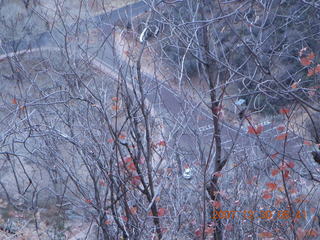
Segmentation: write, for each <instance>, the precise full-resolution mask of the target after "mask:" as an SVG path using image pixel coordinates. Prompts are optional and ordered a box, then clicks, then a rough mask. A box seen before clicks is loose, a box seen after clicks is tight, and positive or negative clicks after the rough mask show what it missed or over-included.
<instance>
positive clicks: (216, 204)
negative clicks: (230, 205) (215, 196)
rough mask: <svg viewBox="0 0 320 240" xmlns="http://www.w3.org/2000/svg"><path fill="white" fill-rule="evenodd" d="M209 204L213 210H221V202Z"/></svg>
mask: <svg viewBox="0 0 320 240" xmlns="http://www.w3.org/2000/svg"><path fill="white" fill-rule="evenodd" d="M211 204H212V206H213V207H214V208H221V202H219V201H211Z"/></svg>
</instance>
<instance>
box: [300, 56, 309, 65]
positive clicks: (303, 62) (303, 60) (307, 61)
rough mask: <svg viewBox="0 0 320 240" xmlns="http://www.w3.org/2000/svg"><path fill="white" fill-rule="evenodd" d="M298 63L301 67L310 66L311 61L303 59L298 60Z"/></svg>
mask: <svg viewBox="0 0 320 240" xmlns="http://www.w3.org/2000/svg"><path fill="white" fill-rule="evenodd" d="M300 63H301V65H302V66H305V67H306V66H309V65H310V64H311V60H310V59H308V58H307V57H305V58H300Z"/></svg>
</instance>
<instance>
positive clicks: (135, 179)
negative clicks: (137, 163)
mask: <svg viewBox="0 0 320 240" xmlns="http://www.w3.org/2000/svg"><path fill="white" fill-rule="evenodd" d="M140 181H141V177H140V176H134V177H132V178H131V183H132V184H133V185H136V186H137V185H139V184H140Z"/></svg>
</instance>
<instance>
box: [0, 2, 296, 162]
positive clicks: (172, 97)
mask: <svg viewBox="0 0 320 240" xmlns="http://www.w3.org/2000/svg"><path fill="white" fill-rule="evenodd" d="M147 10H148V6H146V5H145V4H144V3H143V2H138V3H134V4H131V5H128V6H126V7H123V8H120V9H117V10H114V11H112V12H110V13H106V14H101V15H98V16H95V17H94V18H92V19H89V20H86V21H89V23H90V24H91V26H94V27H97V28H100V29H102V31H103V33H104V35H105V36H108V35H110V38H111V33H112V31H113V24H114V23H115V22H117V21H118V20H122V21H124V22H126V21H128V19H131V18H132V17H134V16H137V15H139V14H140V13H143V12H145V11H147ZM86 21H82V22H80V24H79V25H72V26H70V27H69V30H68V31H70V33H73V32H75V31H85V22H86ZM62 42H63V36H62V35H61V34H60V33H59V32H58V31H57V30H54V31H53V32H44V33H41V34H37V35H35V36H34V38H33V39H32V40H31V41H25V40H23V39H21V40H17V41H12V42H8V43H2V48H1V49H0V54H5V53H10V52H16V51H22V50H25V49H32V48H40V47H50V46H53V47H57V44H58V45H59V44H61V43H62ZM98 58H99V59H100V60H102V61H103V62H105V64H107V65H108V66H110V67H111V68H113V67H114V66H115V62H114V59H115V58H114V56H113V50H112V47H111V46H109V45H108V44H106V47H105V48H104V49H103V51H100V52H99V53H98ZM144 81H145V84H144V89H145V92H146V94H147V99H148V100H149V101H150V102H151V103H152V104H153V106H154V107H155V109H156V111H157V112H158V113H159V114H161V115H162V116H163V119H164V121H166V124H167V125H168V126H171V128H170V131H171V135H176V136H178V145H179V146H180V149H181V151H182V152H184V154H185V156H184V157H183V158H185V159H189V160H190V161H191V160H192V159H194V158H196V157H197V155H198V150H197V146H198V144H197V142H198V141H200V142H202V143H203V144H205V145H206V144H207V145H209V142H210V141H211V139H212V128H210V126H212V119H211V117H210V113H209V111H208V109H203V108H200V107H199V106H198V105H196V104H195V103H194V102H190V101H188V100H187V99H186V98H184V97H183V96H182V95H180V94H178V93H177V92H176V91H175V90H173V89H172V88H171V87H170V86H169V85H167V84H166V83H162V82H160V81H158V80H157V79H154V78H152V77H150V76H149V77H148V76H144ZM208 126H209V127H208ZM173 133H175V134H173ZM195 134H199V138H197V137H195ZM221 134H222V140H223V143H224V147H225V149H229V148H231V146H232V145H233V143H234V141H236V142H237V144H236V145H237V146H236V149H243V148H248V147H250V146H256V145H257V144H258V142H259V141H258V140H257V138H256V136H254V135H250V134H247V133H246V130H243V129H240V128H238V127H235V126H232V124H229V123H228V122H222V131H221ZM277 134H278V132H277V131H276V130H275V129H274V128H273V126H272V124H267V125H265V131H264V133H263V134H261V136H260V139H261V141H263V144H262V145H263V147H264V148H266V149H268V150H270V152H271V153H273V152H277V151H278V152H283V150H284V149H283V145H282V144H279V141H278V142H277V141H275V140H274V136H276V135H277ZM293 139H294V141H295V142H294V144H288V146H287V149H286V153H287V154H288V153H290V154H288V156H287V157H289V158H296V157H295V155H296V152H297V147H296V145H299V144H301V143H302V140H301V139H299V140H297V138H296V137H295V138H293ZM290 141H292V140H290ZM169 147H170V144H169ZM271 149H272V150H271ZM186 161H188V160H186Z"/></svg>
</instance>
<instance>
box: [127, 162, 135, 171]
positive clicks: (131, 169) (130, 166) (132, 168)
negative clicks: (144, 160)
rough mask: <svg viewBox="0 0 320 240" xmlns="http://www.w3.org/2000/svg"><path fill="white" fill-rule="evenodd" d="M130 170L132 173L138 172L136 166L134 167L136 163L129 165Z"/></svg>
mask: <svg viewBox="0 0 320 240" xmlns="http://www.w3.org/2000/svg"><path fill="white" fill-rule="evenodd" d="M127 168H128V170H130V171H136V170H137V169H136V166H135V165H134V163H133V162H132V163H129V164H128V166H127Z"/></svg>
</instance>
